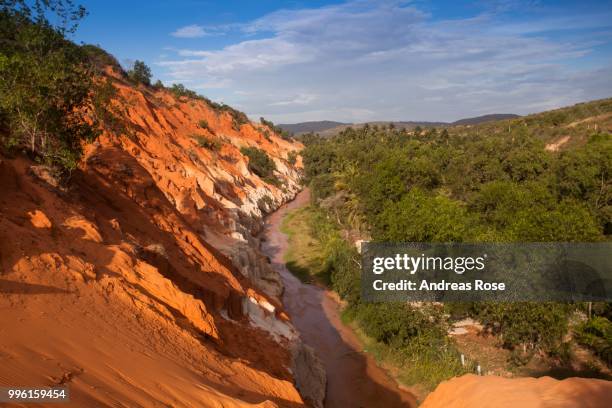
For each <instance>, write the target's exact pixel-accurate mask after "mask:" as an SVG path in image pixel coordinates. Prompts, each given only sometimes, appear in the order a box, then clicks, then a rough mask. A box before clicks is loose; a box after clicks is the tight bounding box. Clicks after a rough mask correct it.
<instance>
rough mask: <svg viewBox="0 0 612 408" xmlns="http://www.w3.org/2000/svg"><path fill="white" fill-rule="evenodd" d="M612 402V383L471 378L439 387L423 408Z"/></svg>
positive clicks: (561, 407) (584, 406)
mask: <svg viewBox="0 0 612 408" xmlns="http://www.w3.org/2000/svg"><path fill="white" fill-rule="evenodd" d="M611 401H612V382H610V381H604V380H595V379H592V378H589V379H587V378H568V379H565V380H562V381H559V380H555V379H553V378H550V377H541V378H514V379H509V378H502V377H495V376H484V377H479V376H476V375H473V374H469V375H464V376H462V377H458V378H453V379H452V380H449V381H445V382H443V383H442V384H440V385H439V386H438V387H437V388H436V390H435V391H434V392H433V393H431V394H429V396H428V397H427V398H426V399H425V402H423V404H422V405H421V408H440V407H446V408H487V407H494V408H516V407H521V408H574V407H581V408H603V407H609V406H610V402H611Z"/></svg>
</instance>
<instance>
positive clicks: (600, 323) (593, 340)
mask: <svg viewBox="0 0 612 408" xmlns="http://www.w3.org/2000/svg"><path fill="white" fill-rule="evenodd" d="M575 337H576V340H577V341H578V342H579V343H580V344H584V345H585V346H587V347H589V348H590V349H592V350H593V351H594V352H595V354H596V355H597V356H599V357H600V358H601V359H602V360H604V361H605V362H606V363H607V364H608V365H612V322H610V320H608V319H606V318H605V317H600V316H597V317H594V318H592V319H590V320H588V321H586V322H585V323H584V324H582V325H581V326H579V327H578V328H577V329H576V330H575Z"/></svg>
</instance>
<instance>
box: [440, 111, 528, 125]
mask: <svg viewBox="0 0 612 408" xmlns="http://www.w3.org/2000/svg"><path fill="white" fill-rule="evenodd" d="M518 117H520V116H519V115H515V114H512V113H493V114H490V115H482V116H476V117H474V118H466V119H459V120H456V121H454V122H453V123H451V125H453V126H455V125H479V124H481V123H485V122H493V121H496V120H506V119H516V118H518Z"/></svg>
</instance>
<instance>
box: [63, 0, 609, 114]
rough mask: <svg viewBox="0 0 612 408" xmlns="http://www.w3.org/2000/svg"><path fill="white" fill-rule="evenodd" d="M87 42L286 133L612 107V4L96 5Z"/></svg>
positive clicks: (266, 1)
mask: <svg viewBox="0 0 612 408" xmlns="http://www.w3.org/2000/svg"><path fill="white" fill-rule="evenodd" d="M82 4H83V5H84V6H85V7H86V8H87V10H88V11H89V16H88V17H87V18H86V19H85V20H84V21H83V22H82V23H81V25H80V27H79V30H78V32H77V33H76V35H75V37H74V39H75V40H76V41H78V42H86V43H93V44H99V45H100V46H102V47H103V48H105V49H106V50H108V51H109V52H111V53H112V54H114V55H115V56H116V57H117V58H118V59H119V60H120V62H121V63H122V64H124V65H126V66H128V65H129V64H130V63H131V62H132V61H133V60H135V59H140V60H144V61H145V62H146V63H147V64H148V65H149V66H150V67H151V69H152V71H153V74H154V76H155V78H159V79H161V80H162V81H163V82H164V83H165V84H166V85H170V84H172V83H175V82H180V83H183V84H185V85H186V86H187V87H189V88H192V89H194V90H196V91H197V92H199V93H201V94H203V95H206V96H208V97H210V98H211V99H214V100H217V101H222V102H225V103H228V104H230V105H232V106H234V107H236V108H238V109H241V110H243V111H245V112H246V113H247V114H248V115H249V116H250V117H251V118H254V119H257V118H258V117H259V116H265V117H266V118H269V119H271V120H273V121H274V122H276V123H291V122H299V121H306V120H325V119H327V120H339V121H347V122H362V121H370V120H432V121H434V120H436V121H437V120H446V121H451V120H456V119H459V118H463V117H469V116H477V115H483V114H488V113H519V114H526V113H531V112H538V111H542V110H547V109H551V108H555V107H559V106H565V105H569V104H572V103H576V102H581V101H586V100H591V99H598V98H604V97H612V1H562V0H560V1H544V0H540V1H538V0H494V1H484V0H478V1H461V0H457V1H422V0H421V1H419V0H416V1H397V0H379V1H376V0H349V1H320V0H315V1H270V0H259V1H233V0H225V1H196V0H194V1H171V0H166V1H155V0H151V1H147V2H140V1H139V2H136V1H115V0H105V1H97V0H96V1H83V2H82Z"/></svg>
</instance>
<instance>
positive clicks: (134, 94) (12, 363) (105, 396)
mask: <svg viewBox="0 0 612 408" xmlns="http://www.w3.org/2000/svg"><path fill="white" fill-rule="evenodd" d="M115 86H116V87H117V89H118V92H119V97H118V99H117V100H116V101H115V102H116V103H115V107H116V108H117V109H116V110H117V111H118V112H119V118H120V119H121V122H122V125H123V126H121V127H120V128H121V130H116V131H113V130H110V129H109V130H107V131H106V132H105V133H104V134H103V135H102V137H101V138H100V139H99V140H98V141H97V142H95V143H93V144H91V145H88V146H85V151H86V154H85V157H84V162H83V165H82V167H81V169H80V170H79V171H77V172H75V174H74V175H73V177H72V182H71V185H70V188H69V189H67V190H66V189H64V190H62V191H61V192H60V191H59V189H58V186H57V185H55V183H54V182H51V181H50V180H47V178H45V177H41V175H40V171H38V170H36V171H34V169H32V163H31V162H29V161H28V160H26V159H21V158H18V159H5V158H3V159H2V161H0V186H1V189H2V194H1V195H0V267H1V270H0V292H1V293H2V296H0V308H2V309H3V310H8V311H10V313H2V314H1V315H0V327H16V329H15V330H12V331H11V333H5V332H2V335H0V379H1V378H12V379H14V380H15V381H16V382H18V383H20V384H33V385H36V384H40V385H48V382H49V381H50V380H49V379H50V378H51V379H53V378H56V379H57V381H58V382H60V381H64V380H62V379H67V380H65V381H68V382H70V383H71V399H72V401H73V402H74V403H75V404H78V405H79V406H112V405H117V404H118V403H121V404H124V405H128V406H153V405H155V404H162V405H177V401H180V404H178V405H177V406H181V404H182V405H184V406H209V405H211V404H217V405H223V406H236V407H243V406H244V407H246V406H270V407H272V406H302V405H303V399H302V397H301V396H300V394H299V393H298V391H297V389H296V388H295V385H294V378H293V376H292V374H291V367H292V361H293V359H292V354H291V347H290V344H291V343H292V342H294V341H295V337H296V334H295V330H294V329H293V327H292V325H291V323H290V321H289V320H288V318H287V316H286V315H285V314H284V312H283V311H282V305H281V304H280V302H279V301H278V296H280V294H281V293H282V285H281V284H280V279H279V277H278V276H276V275H275V273H274V271H273V270H272V269H271V268H270V267H269V265H267V260H266V259H265V257H263V256H262V255H261V254H260V253H259V252H258V249H257V248H259V243H258V240H257V238H256V235H257V233H258V231H259V230H260V229H261V217H262V216H263V214H264V213H265V212H266V211H271V210H273V209H274V208H276V207H277V206H279V205H281V204H282V203H283V202H285V201H286V200H288V199H290V198H292V197H293V196H294V195H295V194H296V192H297V191H298V188H299V187H298V184H297V181H298V177H299V169H298V168H295V167H292V166H290V165H289V164H288V163H287V160H286V159H287V156H288V154H289V152H292V151H295V150H299V149H300V148H301V146H300V145H299V144H297V143H292V142H288V141H285V140H283V139H281V138H280V137H278V136H276V135H274V134H273V133H270V132H269V133H270V134H269V135H268V136H264V134H263V132H262V130H263V129H262V128H261V127H260V125H258V124H252V123H247V124H243V125H241V126H240V127H238V128H237V127H236V126H235V125H233V124H232V122H233V120H232V117H231V115H230V114H229V113H228V112H221V111H215V110H214V109H213V108H212V107H210V106H209V105H208V104H207V103H206V102H205V101H203V100H187V99H182V100H181V99H176V98H175V97H174V96H173V95H171V94H170V93H169V92H167V91H163V90H161V91H153V90H151V89H144V88H135V87H133V86H131V85H129V84H127V83H125V82H122V80H121V79H120V78H118V77H117V78H116V82H115ZM203 121H205V122H206V124H207V126H206V127H205V128H203V127H202V125H201V123H203ZM196 136H205V137H207V138H209V139H215V140H216V143H215V146H217V147H215V148H206V147H201V145H203V144H202V143H199V141H198V138H197V137H196ZM244 146H256V147H258V148H260V149H262V150H264V151H266V152H267V154H268V155H269V156H270V157H271V158H272V159H273V160H274V162H275V163H276V166H277V169H278V171H277V173H276V176H277V178H278V179H279V180H280V183H281V185H280V186H275V185H271V184H268V183H266V182H264V181H263V180H261V179H260V178H259V177H258V176H257V175H255V174H253V173H252V172H251V171H249V169H248V160H247V158H246V157H244V156H243V155H242V154H241V153H240V148H241V147H244ZM298 163H299V162H298ZM101 360H103V361H104V364H100V361H101ZM160 384H165V385H164V386H163V387H160Z"/></svg>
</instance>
